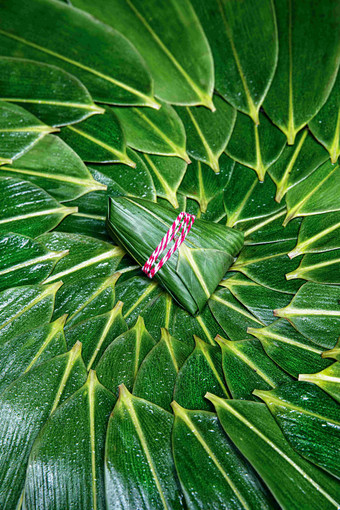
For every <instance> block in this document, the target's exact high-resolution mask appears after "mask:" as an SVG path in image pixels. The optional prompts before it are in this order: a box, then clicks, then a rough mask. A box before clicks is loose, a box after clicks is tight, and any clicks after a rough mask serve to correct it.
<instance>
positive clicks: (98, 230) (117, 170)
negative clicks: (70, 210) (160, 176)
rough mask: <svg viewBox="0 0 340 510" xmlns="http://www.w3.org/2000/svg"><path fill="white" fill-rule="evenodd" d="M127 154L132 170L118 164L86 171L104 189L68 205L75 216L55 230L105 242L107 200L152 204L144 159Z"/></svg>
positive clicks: (153, 193)
mask: <svg viewBox="0 0 340 510" xmlns="http://www.w3.org/2000/svg"><path fill="white" fill-rule="evenodd" d="M127 154H128V155H129V157H130V159H131V161H133V162H134V163H135V165H136V168H131V167H126V166H125V165H123V164H119V163H118V164H117V163H116V164H114V165H110V164H106V165H95V164H92V165H91V167H88V170H89V171H90V173H91V175H92V177H93V179H95V181H96V182H97V183H100V184H99V185H101V186H102V188H105V187H106V189H101V190H98V191H92V192H90V193H88V194H87V195H85V196H82V197H79V198H77V199H76V200H74V201H72V202H71V204H68V205H73V206H76V207H77V208H78V212H76V213H74V214H72V215H70V216H69V217H68V218H65V219H66V220H67V221H63V222H62V223H61V224H60V226H59V228H58V230H60V231H61V232H69V233H71V234H85V235H90V236H92V237H98V238H99V239H103V240H105V241H108V240H109V239H110V238H109V236H108V233H107V230H106V227H105V221H106V214H107V201H108V198H109V197H115V196H118V197H119V196H133V197H141V198H147V199H148V200H152V201H156V190H155V186H154V184H153V179H152V177H151V172H150V171H149V168H148V166H147V164H145V160H144V158H142V157H141V156H140V155H138V154H137V153H136V152H134V151H133V150H131V149H128V150H127ZM171 159H173V158H171ZM179 161H182V160H179ZM183 163H184V162H183ZM184 164H185V163H184Z"/></svg>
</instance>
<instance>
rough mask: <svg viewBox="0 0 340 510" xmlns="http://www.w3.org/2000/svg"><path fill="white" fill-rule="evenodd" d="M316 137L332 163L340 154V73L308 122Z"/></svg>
mask: <svg viewBox="0 0 340 510" xmlns="http://www.w3.org/2000/svg"><path fill="white" fill-rule="evenodd" d="M308 126H309V128H310V130H311V132H312V133H313V135H314V136H315V138H316V139H317V140H318V141H319V142H320V143H322V145H323V146H324V147H325V148H326V149H327V150H328V152H329V154H330V157H331V160H332V163H336V161H337V159H338V158H339V156H340V74H339V72H338V75H337V79H336V80H335V83H334V86H333V89H332V92H331V93H330V94H329V96H328V99H327V101H326V102H325V104H324V105H323V107H322V108H321V110H319V112H318V113H317V115H316V116H315V117H313V119H312V120H311V121H310V122H309V123H308Z"/></svg>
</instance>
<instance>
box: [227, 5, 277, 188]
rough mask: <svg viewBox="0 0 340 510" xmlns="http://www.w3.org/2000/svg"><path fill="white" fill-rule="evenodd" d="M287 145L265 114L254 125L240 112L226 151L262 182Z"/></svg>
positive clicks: (261, 114)
mask: <svg viewBox="0 0 340 510" xmlns="http://www.w3.org/2000/svg"><path fill="white" fill-rule="evenodd" d="M248 1H249V0H248ZM285 145H286V139H285V137H284V135H283V134H282V133H281V131H280V130H279V129H277V127H276V126H274V125H273V124H272V123H271V122H270V121H269V120H268V118H267V117H266V116H265V115H264V114H263V113H260V117H259V124H254V122H253V120H252V119H250V118H249V117H248V116H247V115H245V114H244V113H240V112H238V114H237V118H236V122H235V127H234V129H233V132H232V135H231V137H230V140H229V142H228V145H227V148H226V150H225V151H226V153H227V154H228V156H230V157H231V158H233V159H235V160H236V161H238V162H239V163H242V164H243V165H245V166H248V167H250V168H252V169H253V170H255V172H256V174H257V177H258V179H259V180H260V181H261V182H262V181H263V180H264V176H265V174H266V171H267V169H268V167H270V165H272V164H273V163H274V161H276V160H277V158H278V157H279V155H280V154H281V152H282V150H283V148H284V146H285Z"/></svg>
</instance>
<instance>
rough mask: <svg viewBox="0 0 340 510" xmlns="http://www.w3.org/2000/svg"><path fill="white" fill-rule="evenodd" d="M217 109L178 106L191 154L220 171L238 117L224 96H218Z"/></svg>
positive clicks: (215, 103) (215, 100) (177, 109)
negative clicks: (220, 164)
mask: <svg viewBox="0 0 340 510" xmlns="http://www.w3.org/2000/svg"><path fill="white" fill-rule="evenodd" d="M214 106H215V108H216V110H215V111H213V112H210V111H209V110H207V109H206V108H204V107H191V108H189V107H188V106H186V107H182V108H181V107H177V108H176V112H177V113H178V115H179V116H180V118H181V120H182V122H183V125H184V128H185V132H186V135H187V152H188V154H189V156H192V157H193V158H195V159H197V160H199V161H202V162H203V163H206V164H207V165H208V166H210V167H211V168H212V169H213V170H214V172H216V173H219V171H220V166H219V162H218V160H219V157H220V156H221V154H222V153H223V151H224V149H225V148H226V145H227V143H228V141H229V138H230V135H231V133H232V130H233V128H234V124H235V120H236V111H235V110H234V108H233V107H232V106H230V105H229V104H228V103H226V102H225V101H223V99H222V98H220V97H219V96H217V95H215V96H214Z"/></svg>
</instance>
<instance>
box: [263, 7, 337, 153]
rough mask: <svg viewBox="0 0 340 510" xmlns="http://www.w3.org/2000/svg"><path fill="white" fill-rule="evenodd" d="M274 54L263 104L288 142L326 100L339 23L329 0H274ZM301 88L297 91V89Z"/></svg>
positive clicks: (334, 69)
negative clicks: (312, 0) (276, 52)
mask: <svg viewBox="0 0 340 510" xmlns="http://www.w3.org/2000/svg"><path fill="white" fill-rule="evenodd" d="M275 8H276V17H277V23H278V34H279V48H280V51H279V59H278V64H277V69H276V73H275V76H274V80H273V82H272V84H271V87H270V89H269V92H268V94H267V97H266V100H265V102H264V108H265V110H266V111H267V113H268V115H269V117H270V118H271V119H272V120H273V122H275V124H276V125H277V126H279V128H280V129H281V130H282V131H283V132H284V133H285V134H286V136H287V139H288V143H289V144H293V143H294V140H295V136H296V133H297V132H298V131H300V129H302V128H303V127H304V126H305V125H306V124H307V122H309V121H310V120H311V119H312V118H313V117H314V115H315V114H316V113H317V112H318V110H319V109H320V108H321V106H322V105H323V103H324V102H325V101H326V99H327V97H328V95H329V93H330V91H331V89H332V86H333V83H334V80H335V78H336V74H337V70H338V66H339V55H340V53H339V40H340V37H339V36H340V24H339V17H338V11H337V6H336V4H335V3H333V2H330V1H324V2H317V3H315V4H313V7H312V8H311V4H310V2H309V0H284V1H282V0H276V1H275ZM302 91H303V93H302Z"/></svg>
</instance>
